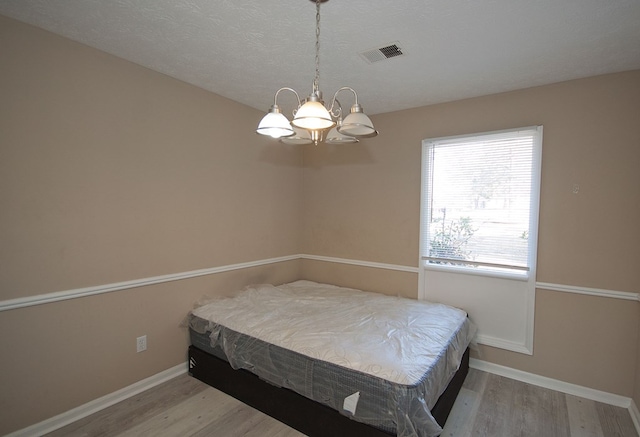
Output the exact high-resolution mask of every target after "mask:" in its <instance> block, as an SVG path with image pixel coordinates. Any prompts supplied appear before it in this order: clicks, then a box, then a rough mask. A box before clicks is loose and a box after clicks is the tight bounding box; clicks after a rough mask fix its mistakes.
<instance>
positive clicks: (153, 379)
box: [5, 363, 187, 437]
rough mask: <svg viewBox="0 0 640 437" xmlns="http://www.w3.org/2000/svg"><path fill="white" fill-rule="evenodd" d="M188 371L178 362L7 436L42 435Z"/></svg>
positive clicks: (31, 436)
mask: <svg viewBox="0 0 640 437" xmlns="http://www.w3.org/2000/svg"><path fill="white" fill-rule="evenodd" d="M186 372H187V363H183V364H178V365H177V366H175V367H172V368H170V369H167V370H165V371H163V372H160V373H157V374H155V375H153V376H150V377H149V378H146V379H143V380H142V381H138V382H136V383H134V384H131V385H130V386H128V387H125V388H123V389H120V390H118V391H116V392H113V393H110V394H108V395H106V396H103V397H101V398H98V399H95V400H93V401H90V402H87V403H86V404H84V405H80V406H79V407H77V408H74V409H72V410H69V411H67V412H65V413H62V414H59V415H57V416H54V417H52V418H50V419H47V420H44V421H42V422H40V423H36V424H34V425H31V426H29V427H27V428H24V429H21V430H18V431H15V432H13V433H11V434H8V435H7V436H5V437H34V436H42V435H44V434H47V433H50V432H52V431H55V430H57V429H60V428H62V427H63V426H66V425H68V424H70V423H73V422H75V421H77V420H80V419H83V418H85V417H87V416H89V415H91V414H93V413H96V412H98V411H100V410H104V409H105V408H107V407H110V406H111V405H114V404H117V403H118V402H121V401H124V400H125V399H128V398H130V397H133V396H135V395H137V394H139V393H142V392H143V391H145V390H148V389H150V388H152V387H155V386H157V385H160V384H162V383H163V382H166V381H168V380H170V379H173V378H175V377H177V376H180V375H182V374H184V373H186Z"/></svg>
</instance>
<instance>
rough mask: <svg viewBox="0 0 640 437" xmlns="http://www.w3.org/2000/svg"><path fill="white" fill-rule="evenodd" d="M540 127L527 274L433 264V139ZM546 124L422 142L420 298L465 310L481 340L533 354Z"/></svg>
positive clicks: (535, 153)
mask: <svg viewBox="0 0 640 437" xmlns="http://www.w3.org/2000/svg"><path fill="white" fill-rule="evenodd" d="M523 129H535V130H536V131H537V135H536V141H535V143H534V150H533V162H532V178H531V186H532V190H531V193H530V204H531V206H530V207H531V210H530V224H529V228H530V229H529V239H531V242H532V244H530V245H529V253H528V264H529V272H528V274H527V275H523V274H522V273H515V274H514V273H512V272H508V271H500V272H496V271H486V270H484V269H472V268H468V267H467V268H465V267H461V266H454V265H442V264H432V263H428V262H425V261H424V260H423V259H422V255H423V253H424V250H425V249H426V248H425V247H423V246H424V244H426V238H425V229H424V227H425V224H426V221H425V219H426V217H425V214H426V207H427V205H426V202H427V201H428V200H429V197H428V196H430V193H429V192H428V190H429V188H430V187H429V186H427V184H426V182H427V179H426V178H427V177H428V175H427V171H426V170H427V169H426V167H427V166H426V164H425V163H426V162H427V161H426V159H428V156H427V155H426V154H427V153H428V150H429V147H428V146H427V144H428V143H431V142H435V141H438V140H450V139H461V138H467V137H476V136H480V135H485V134H486V135H492V134H499V133H507V132H510V131H518V130H523ZM542 147H543V127H542V126H541V125H540V126H525V127H520V128H514V129H504V130H497V131H487V132H479V133H473V134H467V135H454V136H448V137H440V138H427V139H424V140H423V141H422V160H421V167H422V169H421V171H422V178H421V186H420V203H421V204H420V241H419V254H418V265H419V268H418V283H419V285H418V298H419V299H422V300H429V301H434V302H441V303H445V304H449V305H452V306H456V307H458V308H462V309H464V310H465V311H467V312H468V314H469V317H470V318H471V320H472V321H473V322H474V323H475V324H476V326H477V328H478V333H477V335H476V340H477V342H478V343H480V344H485V345H488V346H492V347H496V348H500V349H504V350H509V351H513V352H518V353H523V354H527V355H532V354H533V342H534V338H533V337H534V320H535V294H536V288H535V285H536V267H537V249H538V223H539V212H540V191H541V186H542Z"/></svg>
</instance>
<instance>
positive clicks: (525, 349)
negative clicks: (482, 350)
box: [476, 334, 533, 355]
mask: <svg viewBox="0 0 640 437" xmlns="http://www.w3.org/2000/svg"><path fill="white" fill-rule="evenodd" d="M476 341H477V342H478V343H480V344H484V345H486V346H492V347H497V348H499V349H505V350H509V351H512V352H518V353H521V354H527V355H533V349H532V348H531V347H530V346H529V345H528V344H527V343H526V342H525V343H516V342H513V341H508V340H503V339H502V338H496V337H491V336H488V335H482V334H476Z"/></svg>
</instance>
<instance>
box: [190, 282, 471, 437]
mask: <svg viewBox="0 0 640 437" xmlns="http://www.w3.org/2000/svg"><path fill="white" fill-rule="evenodd" d="M190 328H191V330H192V342H193V343H194V344H197V343H198V342H200V344H201V345H202V347H203V348H204V349H205V350H208V351H209V352H211V353H213V354H214V355H217V356H220V357H222V358H224V359H226V360H227V361H228V362H229V363H230V364H231V366H232V367H233V368H236V369H239V368H242V369H247V370H249V371H251V372H252V373H254V374H256V375H258V376H260V377H261V378H262V379H264V380H266V381H268V382H270V383H272V384H275V385H278V386H282V387H286V388H289V389H291V390H294V391H295V392H297V393H299V394H301V395H303V396H306V397H308V398H310V399H313V400H315V401H317V402H320V403H322V404H324V405H327V406H329V407H331V408H333V409H335V410H337V411H340V412H342V413H343V414H345V415H347V416H350V417H352V418H353V419H354V420H357V421H360V422H364V423H367V424H370V425H372V426H375V427H378V428H380V429H383V430H385V431H388V432H394V433H397V435H398V436H402V437H404V436H425V437H430V436H436V435H439V433H440V432H441V431H442V429H441V428H440V426H439V425H438V424H437V422H436V421H435V420H434V419H433V417H432V415H431V413H430V410H431V408H433V405H434V404H435V402H436V400H437V399H438V397H439V396H440V394H441V393H442V392H443V391H444V389H445V388H446V386H447V384H448V383H449V381H450V379H451V377H452V376H453V374H454V373H455V372H456V371H457V369H458V367H459V365H460V361H461V359H462V355H463V354H464V351H465V350H466V348H467V346H468V345H469V343H470V341H471V339H472V337H473V335H474V334H475V329H474V327H473V326H472V324H471V323H470V322H469V320H468V318H467V317H466V313H465V312H464V311H461V310H459V309H456V308H452V307H448V306H446V305H441V304H434V303H428V302H424V301H416V300H412V299H403V298H396V297H390V296H385V295H381V294H377V293H367V292H362V291H358V290H351V289H345V288H341V287H335V286H331V285H326V284H317V283H313V282H310V281H297V282H294V283H291V284H285V285H283V286H279V287H274V286H271V285H261V286H255V287H250V288H248V289H246V290H245V291H244V292H242V293H241V294H239V295H238V296H236V297H235V298H229V299H221V300H218V301H215V302H212V303H211V304H208V305H205V306H203V307H200V308H197V309H196V310H194V311H193V312H192V317H191V321H190ZM197 333H200V335H198V334H197ZM204 336H206V337H204ZM203 338H208V343H209V344H208V345H205V344H203V343H204V342H205V341H206V340H203ZM207 346H208V347H207Z"/></svg>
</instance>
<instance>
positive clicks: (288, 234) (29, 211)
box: [0, 17, 302, 435]
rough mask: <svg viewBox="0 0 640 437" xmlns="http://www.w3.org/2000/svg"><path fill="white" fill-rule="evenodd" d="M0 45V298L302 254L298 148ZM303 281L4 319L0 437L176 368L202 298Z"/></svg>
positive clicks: (233, 276) (112, 73)
mask: <svg viewBox="0 0 640 437" xmlns="http://www.w3.org/2000/svg"><path fill="white" fill-rule="evenodd" d="M0 40H2V44H1V45H0V65H1V66H2V67H1V68H0V96H2V97H1V98H0V100H1V101H2V103H1V104H0V242H1V243H0V300H7V299H16V298H23V297H27V296H33V295H38V294H44V293H52V292H58V291H65V290H70V289H76V288H81V287H88V286H97V285H103V284H109V283H114V282H120V281H128V280H135V279H142V278H147V277H152V276H158V275H166V274H172V273H180V272H185V271H191V270H196V269H203V268H212V267H217V266H223V265H229V264H235V263H240V262H248V261H253V260H262V259H267V258H273V257H279V256H283V255H291V254H295V253H298V250H299V236H300V226H301V220H300V196H301V188H300V187H301V181H302V178H301V176H302V169H301V162H302V161H301V159H302V155H301V151H300V150H298V149H295V148H293V147H283V146H279V145H274V144H272V143H270V142H269V141H267V140H266V139H263V138H262V137H260V136H258V135H256V134H255V133H254V132H253V129H251V128H247V126H251V125H255V124H257V122H258V121H259V120H260V117H261V116H262V114H261V113H260V112H259V111H256V110H253V109H250V108H247V107H245V106H243V105H240V104H238V103H235V102H233V101H230V100H228V99H225V98H222V97H220V96H216V95H214V94H211V93H208V92H205V91H203V90H201V89H198V88H195V87H192V86H190V85H187V84H185V83H182V82H179V81H176V80H174V79H171V78H169V77H167V76H163V75H161V74H157V73H154V72H151V71H150V70H147V69H145V68H142V67H139V66H136V65H134V64H131V63H128V62H126V61H123V60H120V59H117V58H115V57H112V56H110V55H107V54H105V53H102V52H99V51H97V50H93V49H90V48H88V47H85V46H82V45H79V44H76V43H73V42H71V41H69V40H66V39H63V38H59V37H57V36H53V35H51V34H49V33H47V32H44V31H41V30H38V29H35V28H32V27H30V26H26V25H23V24H20V23H18V22H16V21H13V20H9V19H6V18H3V17H0ZM245 120H247V121H245ZM299 272H300V262H299V261H292V262H285V263H279V264H273V265H269V266H264V267H259V268H252V269H245V270H244V271H234V272H228V273H224V274H218V275H213V276H206V277H201V278H196V279H191V280H184V281H177V282H170V283H165V284H161V285H155V286H148V287H141V288H135V289H129V290H123V291H118V292H113V293H109V294H103V295H99V296H94V297H87V298H81V299H74V300H69V301H64V302H57V303H51V304H46V305H39V306H35V307H29V308H23V309H15V310H10V311H3V312H0V333H1V334H0V357H1V358H0V387H1V389H0V435H4V434H5V433H7V432H9V431H12V430H15V429H19V428H23V427H25V426H27V425H30V424H33V423H36V422H39V421H42V420H44V419H46V418H49V417H51V416H54V415H56V414H59V413H62V412H64V411H67V410H69V409H71V408H73V407H76V406H78V405H82V404H84V403H86V402H88V401H91V400H93V399H96V398H98V397H100V396H103V395H106V394H108V393H112V392H114V391H116V390H118V389H120V388H122V387H125V386H127V385H130V384H132V383H133V382H136V381H139V380H141V379H143V378H146V377H148V376H151V375H154V374H156V373H158V372H160V371H162V370H165V369H168V368H170V367H172V366H175V365H178V364H180V363H184V362H185V361H186V347H187V339H186V331H185V329H184V328H181V327H180V323H181V321H182V318H183V317H184V316H185V314H186V312H187V311H188V309H189V308H190V307H191V305H192V303H193V302H194V301H195V300H196V299H197V298H199V297H200V296H202V295H204V294H213V293H216V292H220V291H223V290H224V291H226V290H236V289H238V288H240V287H242V286H244V285H245V284H247V283H251V282H276V283H278V282H285V281H290V280H294V279H297V278H298V276H299V274H300V273H299ZM143 334H146V335H147V336H148V350H147V351H146V352H144V353H140V354H136V353H135V339H136V337H137V336H140V335H143Z"/></svg>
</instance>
